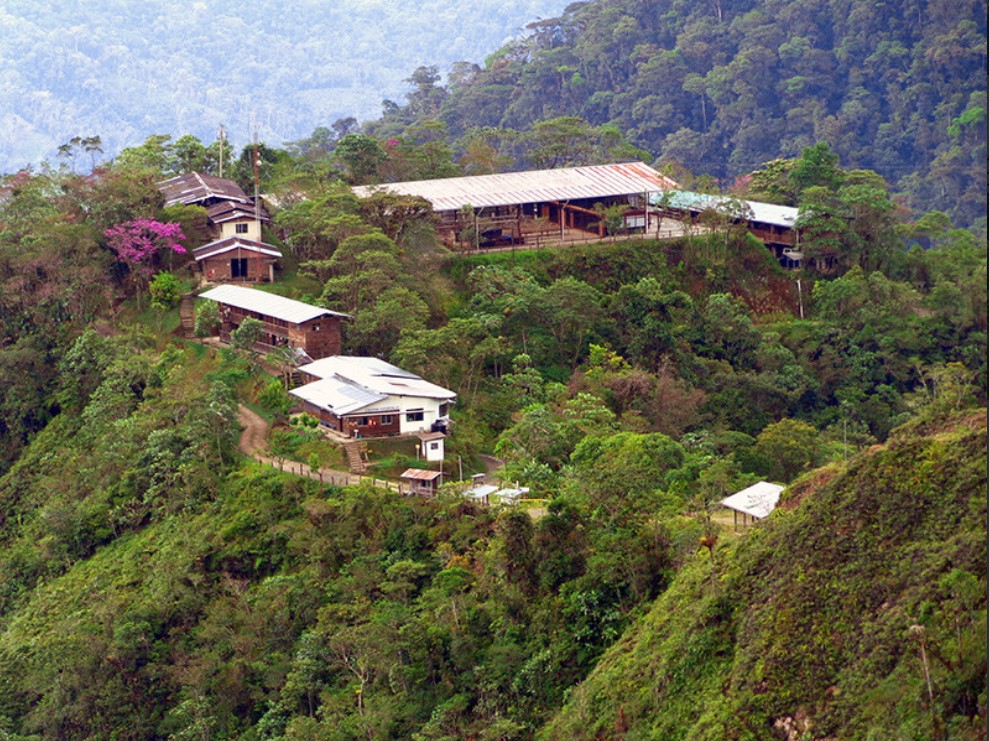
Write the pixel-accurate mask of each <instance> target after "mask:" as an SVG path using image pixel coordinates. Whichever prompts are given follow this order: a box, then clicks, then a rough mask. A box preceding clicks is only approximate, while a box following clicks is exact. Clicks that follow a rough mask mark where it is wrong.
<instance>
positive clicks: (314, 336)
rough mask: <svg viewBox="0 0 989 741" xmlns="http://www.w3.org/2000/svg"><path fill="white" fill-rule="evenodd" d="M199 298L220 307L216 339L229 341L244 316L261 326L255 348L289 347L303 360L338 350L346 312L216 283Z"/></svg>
mask: <svg viewBox="0 0 989 741" xmlns="http://www.w3.org/2000/svg"><path fill="white" fill-rule="evenodd" d="M199 298H203V299H208V300H210V301H215V302H216V303H217V304H218V306H219V309H220V319H221V325H220V339H221V340H224V341H226V342H229V341H230V333H231V332H233V330H235V329H236V328H237V327H239V326H240V325H241V323H242V322H243V321H244V319H246V318H247V317H253V318H255V319H257V320H259V321H260V322H261V323H262V324H263V325H264V336H263V338H262V339H261V341H260V342H258V343H257V346H258V349H259V350H262V351H270V350H275V349H278V348H283V347H289V348H293V349H294V350H296V351H297V352H296V354H297V356H298V357H299V359H300V360H301V361H303V362H308V361H311V360H312V359H313V358H324V357H326V356H328V355H337V354H338V353H339V352H340V342H341V334H342V333H341V326H342V324H343V320H344V319H349V318H350V316H349V315H348V314H341V313H339V312H336V311H330V310H329V309H324V308H322V307H320V306H312V305H311V304H307V303H303V302H302V301H295V300H294V299H290V298H285V297H284V296H278V295H276V294H274V293H268V292H267V291H259V290H257V289H255V288H246V287H244V286H217V287H216V288H212V289H210V290H208V291H206V292H204V293H201V294H199Z"/></svg>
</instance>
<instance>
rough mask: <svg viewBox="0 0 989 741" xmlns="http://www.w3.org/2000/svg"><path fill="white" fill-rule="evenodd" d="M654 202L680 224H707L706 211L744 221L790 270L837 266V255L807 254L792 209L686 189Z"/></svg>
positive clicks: (796, 216)
mask: <svg viewBox="0 0 989 741" xmlns="http://www.w3.org/2000/svg"><path fill="white" fill-rule="evenodd" d="M652 203H653V206H654V207H656V208H658V209H660V210H661V211H662V212H663V213H664V214H665V215H667V216H670V217H671V218H674V219H677V220H680V221H690V222H692V223H695V224H696V223H699V222H701V221H703V217H704V214H705V213H706V212H714V213H715V214H717V215H720V216H721V217H722V218H726V219H731V220H733V221H735V222H744V223H745V228H746V230H747V231H748V232H749V234H751V235H752V236H753V237H755V238H756V239H758V240H760V241H761V242H762V243H763V244H765V245H766V247H767V248H768V249H769V250H771V251H772V253H773V256H774V257H775V258H776V259H777V260H778V261H779V263H780V265H782V266H783V267H784V268H786V269H788V270H799V269H800V268H803V267H805V266H807V265H808V264H809V266H810V267H813V268H814V269H816V270H819V271H821V272H829V271H830V270H832V269H833V268H834V266H835V256H834V255H827V254H824V255H822V254H818V255H815V256H814V257H812V258H809V259H808V258H807V257H806V256H805V255H804V252H803V250H802V249H801V246H800V228H799V226H798V225H797V218H798V216H799V215H800V211H799V209H796V208H793V207H792V206H779V205H777V204H775V203H763V202H761V201H745V200H741V199H738V198H732V197H730V196H723V195H714V194H710V193H692V192H690V191H683V190H677V191H670V192H668V193H665V194H663V195H662V196H660V197H656V198H653V201H652Z"/></svg>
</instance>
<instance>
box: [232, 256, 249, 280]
mask: <svg viewBox="0 0 989 741" xmlns="http://www.w3.org/2000/svg"><path fill="white" fill-rule="evenodd" d="M230 277H231V278H246V277H247V258H246V257H235V258H233V259H232V260H231V261H230Z"/></svg>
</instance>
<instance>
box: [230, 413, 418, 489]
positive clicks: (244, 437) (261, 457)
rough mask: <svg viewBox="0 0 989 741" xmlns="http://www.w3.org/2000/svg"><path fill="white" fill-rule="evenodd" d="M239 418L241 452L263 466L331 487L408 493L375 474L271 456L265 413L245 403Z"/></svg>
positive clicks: (397, 484)
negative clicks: (366, 487) (363, 485)
mask: <svg viewBox="0 0 989 741" xmlns="http://www.w3.org/2000/svg"><path fill="white" fill-rule="evenodd" d="M237 421H238V422H240V424H241V427H243V428H244V430H243V432H241V433H240V442H239V443H238V448H240V452H241V453H243V454H244V455H246V456H248V457H250V458H253V459H254V460H256V461H257V462H258V463H261V464H262V465H265V466H271V467H273V468H277V469H279V470H281V471H286V472H288V473H292V474H295V475H296V476H305V477H306V478H310V479H315V480H317V481H319V482H321V483H324V484H330V485H331V486H357V485H359V484H360V483H362V482H365V483H369V484H371V485H372V486H375V487H378V488H379V489H391V490H392V491H396V492H398V493H399V494H405V487H403V486H402V485H401V484H399V483H396V482H394V481H389V480H388V479H376V478H374V477H372V476H355V475H353V474H351V473H348V472H346V471H337V470H335V469H332V468H310V467H309V466H307V465H306V464H305V463H299V462H298V461H286V460H284V459H275V458H271V457H270V456H268V455H266V453H265V451H266V450H267V447H266V444H265V443H266V441H267V439H268V427H269V425H268V423H267V422H265V421H264V419H263V418H262V417H261V415H259V414H258V413H257V412H255V411H253V410H251V409H249V408H248V407H246V406H244V405H243V404H241V405H240V408H239V409H238V412H237Z"/></svg>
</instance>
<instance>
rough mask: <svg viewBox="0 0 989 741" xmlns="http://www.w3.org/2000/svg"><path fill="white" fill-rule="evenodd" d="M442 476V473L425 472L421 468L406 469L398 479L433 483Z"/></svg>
mask: <svg viewBox="0 0 989 741" xmlns="http://www.w3.org/2000/svg"><path fill="white" fill-rule="evenodd" d="M442 475H443V472H442V471H426V470H425V469H422V468H407V469H405V473H403V474H402V475H401V476H400V477H399V478H403V479H412V480H413V481H434V480H436V479H438V478H439V477H440V476H442Z"/></svg>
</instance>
